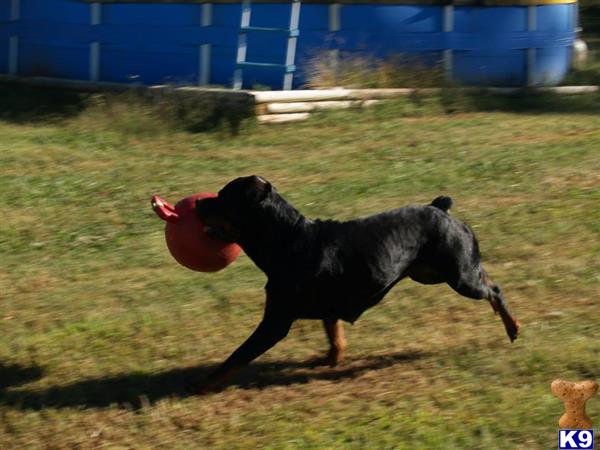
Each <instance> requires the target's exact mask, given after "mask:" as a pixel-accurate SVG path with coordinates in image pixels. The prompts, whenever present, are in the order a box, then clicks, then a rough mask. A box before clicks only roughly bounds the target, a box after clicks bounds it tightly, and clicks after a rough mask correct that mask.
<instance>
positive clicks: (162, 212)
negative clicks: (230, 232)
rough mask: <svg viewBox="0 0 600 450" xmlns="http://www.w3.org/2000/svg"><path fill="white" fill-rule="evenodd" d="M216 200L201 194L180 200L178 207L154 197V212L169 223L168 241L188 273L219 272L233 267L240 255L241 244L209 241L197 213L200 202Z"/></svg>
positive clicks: (211, 195) (167, 226)
mask: <svg viewBox="0 0 600 450" xmlns="http://www.w3.org/2000/svg"><path fill="white" fill-rule="evenodd" d="M207 197H216V195H215V194H210V193H206V192H203V193H200V194H195V195H190V196H189V197H185V198H184V199H182V200H180V201H179V202H178V203H177V204H176V205H175V206H173V205H171V204H169V203H168V202H166V201H165V200H163V199H162V198H160V197H159V196H158V195H154V196H152V209H153V210H154V212H155V213H156V214H157V215H158V217H160V218H161V219H163V220H164V221H166V222H167V224H166V227H165V239H166V241H167V247H168V248H169V252H171V255H172V256H173V258H175V260H176V261H177V262H178V263H179V264H181V265H182V266H185V267H187V268H188V269H192V270H196V271H199V272H216V271H218V270H221V269H223V268H225V267H226V266H228V265H229V264H231V263H232V262H233V261H234V260H235V259H236V258H237V257H238V255H239V254H240V251H241V248H240V247H239V245H237V244H233V243H229V242H223V241H220V240H217V239H213V238H211V237H209V236H208V235H207V234H206V233H205V231H204V225H203V224H202V222H200V219H199V218H198V217H197V215H196V212H195V206H196V200H197V199H201V198H207Z"/></svg>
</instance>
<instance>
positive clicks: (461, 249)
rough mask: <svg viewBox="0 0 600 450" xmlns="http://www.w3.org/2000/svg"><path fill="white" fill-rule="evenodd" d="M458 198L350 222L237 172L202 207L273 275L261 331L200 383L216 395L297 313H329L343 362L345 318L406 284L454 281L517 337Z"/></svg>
mask: <svg viewBox="0 0 600 450" xmlns="http://www.w3.org/2000/svg"><path fill="white" fill-rule="evenodd" d="M451 206H452V200H451V199H450V198H449V197H438V198H436V199H435V200H433V202H432V203H431V205H428V206H407V207H404V208H399V209H395V210H392V211H387V212H384V213H381V214H376V215H373V216H369V217H365V218H362V219H357V220H350V221H347V222H338V221H333V220H309V219H306V218H305V217H304V216H303V215H302V214H300V213H299V212H298V211H297V210H296V209H295V208H294V207H293V206H292V205H291V204H289V203H288V202H286V201H285V200H284V199H283V198H282V197H281V196H280V195H279V194H278V193H277V191H276V190H275V188H273V186H272V185H271V183H269V182H268V181H266V180H265V179H263V178H261V177H258V176H249V177H243V178H237V179H235V180H233V181H231V182H230V183H229V184H227V185H226V186H225V187H224V188H223V189H222V190H221V191H220V192H219V195H218V197H215V198H207V199H203V200H198V201H197V203H196V212H197V214H198V217H199V218H200V220H201V221H202V222H203V223H204V224H205V225H206V231H207V232H208V233H209V234H210V235H212V236H213V237H215V238H219V239H222V240H225V241H228V242H237V243H238V244H239V245H240V246H241V247H242V248H243V249H244V251H245V252H246V254H247V255H248V256H249V257H250V259H252V261H254V263H255V264H256V265H257V266H258V267H259V268H260V269H261V270H262V271H263V272H265V274H266V275H267V278H268V281H267V285H266V287H265V289H266V294H267V300H266V306H265V312H264V317H263V319H262V321H261V322H260V324H259V325H258V327H257V328H256V330H255V331H254V333H252V335H251V336H250V337H249V338H248V339H247V340H246V342H244V343H243V344H242V345H241V346H240V347H239V348H238V349H237V350H236V351H235V352H234V353H233V354H232V355H231V356H230V357H229V358H228V359H227V360H226V361H225V362H224V363H223V364H222V365H221V366H220V367H219V368H218V369H217V370H216V371H215V372H214V373H213V374H212V375H210V376H209V378H208V379H207V380H206V382H205V383H204V384H203V385H202V386H201V387H200V391H207V390H210V389H213V388H215V387H217V386H218V385H219V384H221V383H222V382H223V381H225V380H226V379H228V378H229V377H230V376H231V375H232V374H233V373H235V371H236V370H237V369H239V368H240V367H242V366H244V365H246V364H248V363H249V362H250V361H252V360H253V359H255V358H256V357H258V356H260V355H261V354H263V353H264V352H266V351H267V350H269V349H270V348H271V347H273V346H274V345H275V344H276V343H277V342H279V341H280V340H282V339H283V338H284V337H285V336H286V335H287V333H288V331H289V329H290V326H291V325H292V322H294V320H296V319H319V320H322V321H323V323H324V325H325V330H326V332H327V336H328V338H329V342H330V350H329V353H328V355H327V362H328V363H329V364H331V365H335V364H336V363H338V362H339V361H341V359H342V357H343V352H344V349H345V340H344V335H343V328H342V323H341V321H342V320H344V321H346V322H351V323H352V322H354V321H355V320H356V319H358V318H359V317H360V315H361V314H362V313H363V312H364V311H365V310H367V309H368V308H370V307H372V306H374V305H376V304H377V303H379V302H380V301H381V299H382V298H383V297H384V296H385V295H386V294H387V293H388V292H389V290H390V289H391V288H392V287H393V286H394V285H395V284H396V283H398V282H399V281H400V280H402V279H403V278H405V277H409V278H411V279H413V280H415V281H417V282H419V283H423V284H437V283H448V284H449V285H450V286H451V287H452V288H453V289H454V290H455V291H456V292H458V293H459V294H461V295H464V296H465V297H469V298H472V299H486V300H488V301H489V302H490V304H491V305H492V307H493V309H494V311H495V312H497V313H499V314H500V317H501V318H502V321H503V323H504V327H505V328H506V332H507V334H508V336H509V338H510V339H511V341H514V340H515V339H516V338H517V334H518V332H519V323H518V321H517V320H516V319H515V317H514V316H513V315H511V313H510V312H509V310H508V308H507V306H506V302H505V301H504V297H503V295H502V291H501V290H500V288H499V287H498V285H497V284H495V283H494V282H493V281H492V280H491V279H490V278H489V277H488V275H487V274H486V272H485V270H484V269H483V267H482V266H481V258H480V253H479V247H478V244H477V240H476V238H475V236H474V234H473V231H472V230H471V228H470V227H469V226H467V225H465V224H464V223H462V222H459V221H458V220H457V219H455V218H453V217H452V216H450V215H449V214H448V210H449V209H450V207H451Z"/></svg>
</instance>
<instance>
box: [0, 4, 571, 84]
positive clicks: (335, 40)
mask: <svg viewBox="0 0 600 450" xmlns="http://www.w3.org/2000/svg"><path fill="white" fill-rule="evenodd" d="M242 9H243V6H242V3H240V2H235V1H234V2H231V1H227V2H223V1H222V0H221V1H214V2H212V3H206V2H198V1H184V0H182V1H181V2H179V3H172V2H164V1H163V2H161V1H157V0H149V1H148V2H143V1H135V2H131V1H129V2H121V1H118V0H111V1H108V0H105V1H98V2H90V1H78V0H2V1H1V2H0V73H3V74H10V75H16V76H44V77H55V78H62V79H74V80H92V81H108V82H117V83H131V82H139V83H144V84H163V83H174V84H192V85H207V84H210V85H222V86H231V84H232V82H233V80H234V76H235V73H236V68H239V67H240V66H239V65H236V60H237V61H239V55H238V49H239V45H240V24H241V21H242ZM289 22H290V3H273V2H269V1H265V0H261V1H260V2H253V3H252V5H251V19H250V25H251V26H252V27H261V28H278V29H286V28H289ZM576 26H577V3H576V0H454V1H449V0H412V1H410V0H409V1H403V0H396V1H393V0H376V1H366V0H364V1H363V2H360V3H358V2H354V1H352V0H347V1H346V2H342V3H326V2H325V1H323V0H312V1H308V2H303V3H302V6H301V13H300V23H299V27H298V32H297V38H296V42H295V43H296V51H295V52H294V53H295V64H294V66H295V68H296V70H295V72H294V86H295V87H300V86H302V85H304V84H305V83H306V77H307V75H306V74H307V65H308V62H309V61H310V60H311V58H313V57H314V56H315V55H318V54H320V53H322V52H324V51H327V50H336V51H342V52H348V53H351V54H358V55H364V56H368V57H378V58H385V57H390V56H393V55H398V54H408V55H411V56H415V57H418V58H420V59H421V60H423V61H424V62H425V63H428V64H437V63H439V64H443V67H444V68H445V71H446V74H447V76H448V77H449V78H452V79H453V80H455V81H457V82H459V83H463V84H466V85H488V86H527V85H529V86H542V85H543V86H547V85H555V84H557V83H559V82H560V81H561V80H562V79H563V77H564V76H565V74H566V73H567V71H568V69H569V66H570V61H571V53H572V48H573V42H574V39H575V30H576ZM284 34H285V33H283V34H281V35H278V34H277V33H275V34H273V33H260V32H257V33H244V35H245V37H244V39H245V49H246V55H245V60H246V61H254V62H257V63H263V64H266V65H265V66H260V65H258V64H257V65H255V66H253V67H245V68H244V69H243V84H244V87H246V88H252V87H254V86H256V85H265V86H270V87H271V88H275V89H280V88H281V79H282V72H283V71H285V69H286V67H287V68H288V69H289V68H290V67H292V66H291V65H289V64H287V66H286V64H285V63H284V61H285V58H286V50H287V48H288V37H286V36H285V35H284ZM288 63H289V61H288ZM269 64H270V65H269ZM292 70H293V69H292Z"/></svg>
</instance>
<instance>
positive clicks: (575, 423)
mask: <svg viewBox="0 0 600 450" xmlns="http://www.w3.org/2000/svg"><path fill="white" fill-rule="evenodd" d="M551 389H552V394H554V396H555V397H558V398H559V399H561V400H562V401H563V403H564V404H565V413H564V414H563V415H562V416H561V418H560V420H559V421H558V426H559V427H560V428H568V429H577V430H588V429H591V428H592V420H591V419H590V418H589V416H588V415H587V414H586V413H585V403H586V402H587V401H588V400H589V399H590V398H592V397H593V396H594V395H596V392H598V383H596V382H595V381H591V380H586V381H582V382H580V383H571V382H570V381H564V380H554V381H553V382H552V385H551Z"/></svg>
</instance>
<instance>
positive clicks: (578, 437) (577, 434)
mask: <svg viewBox="0 0 600 450" xmlns="http://www.w3.org/2000/svg"><path fill="white" fill-rule="evenodd" d="M593 448H594V430H558V449H559V450H563V449H565V450H567V449H569V450H570V449H586V450H593Z"/></svg>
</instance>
